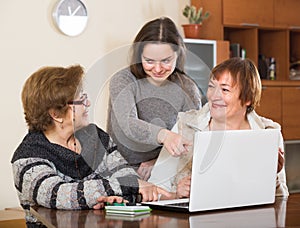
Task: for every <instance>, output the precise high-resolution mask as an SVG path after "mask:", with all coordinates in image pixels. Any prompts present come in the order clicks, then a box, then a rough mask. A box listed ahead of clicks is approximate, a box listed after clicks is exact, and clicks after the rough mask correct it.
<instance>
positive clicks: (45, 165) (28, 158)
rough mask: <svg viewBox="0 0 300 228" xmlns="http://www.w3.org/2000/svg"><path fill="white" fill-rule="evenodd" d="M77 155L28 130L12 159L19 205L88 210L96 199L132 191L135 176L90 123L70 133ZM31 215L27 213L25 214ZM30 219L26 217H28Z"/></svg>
mask: <svg viewBox="0 0 300 228" xmlns="http://www.w3.org/2000/svg"><path fill="white" fill-rule="evenodd" d="M76 137H77V138H78V139H79V141H80V143H81V147H82V151H81V154H76V153H74V152H73V151H71V150H69V149H67V148H65V147H62V146H60V145H58V144H53V143H51V142H49V141H48V139H47V138H46V137H45V136H44V134H43V133H41V132H29V133H28V134H27V135H26V136H25V138H24V139H23V141H22V143H21V144H20V145H19V147H18V148H17V149H16V151H15V153H14V155H13V157H12V160H11V162H12V168H13V175H14V183H15V187H16V189H17V193H18V197H19V201H20V204H21V205H22V207H23V208H24V209H25V210H28V209H29V207H30V206H35V205H39V206H44V207H47V208H56V209H89V208H92V207H93V205H95V204H96V202H97V201H96V199H97V198H98V197H99V196H108V195H121V196H123V197H124V198H126V199H128V200H129V201H132V200H133V197H134V196H136V195H137V193H138V181H137V179H138V175H137V174H136V172H135V171H134V170H133V169H132V168H131V167H129V166H128V163H127V161H126V160H125V159H124V158H123V157H122V156H121V154H120V153H119V152H118V151H117V150H116V146H115V144H114V143H113V142H112V140H111V138H110V137H109V135H108V134H107V133H105V132H104V131H102V130H101V129H100V128H98V127H97V126H96V125H94V124H90V125H89V126H87V127H85V128H83V129H81V130H79V131H78V132H76ZM29 216H31V215H29ZM29 220H31V221H32V219H29Z"/></svg>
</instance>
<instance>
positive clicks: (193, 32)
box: [182, 5, 210, 39]
mask: <svg viewBox="0 0 300 228" xmlns="http://www.w3.org/2000/svg"><path fill="white" fill-rule="evenodd" d="M182 14H183V16H185V17H186V18H187V19H188V21H189V24H184V25H182V27H183V30H184V34H185V37H186V38H194V39H197V38H200V28H201V25H202V23H203V21H204V20H206V19H207V18H208V17H209V16H210V12H208V11H206V12H204V11H203V7H200V8H199V9H198V10H197V8H196V7H195V6H193V5H191V6H189V5H186V6H185V8H184V9H183V10H182Z"/></svg>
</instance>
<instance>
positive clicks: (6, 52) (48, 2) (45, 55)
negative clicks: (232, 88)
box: [0, 0, 189, 209]
mask: <svg viewBox="0 0 300 228" xmlns="http://www.w3.org/2000/svg"><path fill="white" fill-rule="evenodd" d="M57 1H58V0H25V1H23V0H1V3H0V41H1V42H0V64H1V74H0V77H1V79H2V83H1V84H2V86H1V90H0V93H1V96H0V100H1V113H0V115H1V117H0V121H1V127H2V133H1V137H0V140H1V143H0V145H1V152H0V153H1V159H0V169H1V172H0V183H1V187H0V209H3V208H5V207H15V206H18V205H19V203H18V199H17V196H16V191H15V188H14V185H13V181H12V180H13V178H12V171H11V164H10V159H11V157H12V154H13V152H14V150H15V149H16V147H17V146H18V144H19V143H20V142H21V140H22V138H23V137H24V135H25V134H26V132H27V130H26V125H25V123H24V116H23V110H22V105H21V99H20V93H21V90H22V86H23V83H24V82H25V80H26V78H27V77H28V76H29V75H30V74H31V73H33V72H34V71H36V70H37V69H38V68H39V67H41V66H44V65H61V66H68V65H71V64H75V63H79V64H81V65H83V66H84V67H85V68H86V69H88V68H89V67H90V66H91V65H92V64H93V63H95V61H97V60H98V59H99V58H100V57H101V56H104V55H105V54H106V53H108V52H109V51H111V50H113V49H115V48H118V47H120V46H122V45H128V44H130V43H131V41H132V40H133V38H134V36H135V35H136V33H137V32H138V30H139V29H140V28H141V26H142V25H143V24H144V23H145V22H146V21H148V20H150V19H153V18H156V17H160V16H168V17H170V18H172V19H173V20H174V21H175V22H176V23H177V25H178V28H179V29H180V30H181V28H180V24H182V22H184V21H185V18H183V16H182V15H181V10H182V8H183V7H184V5H185V4H186V3H188V2H189V1H188V0H126V1H124V0H116V1H104V0H85V1H84V0H83V1H84V2H85V3H86V6H87V9H88V13H89V21H88V26H87V29H86V30H85V32H84V33H83V34H81V35H80V36H78V37H73V38H70V37H67V36H65V35H62V34H60V33H59V32H58V31H57V30H56V28H55V26H54V25H53V22H52V20H51V10H52V8H53V6H54V4H55V3H56V2H57ZM181 32H182V30H181Z"/></svg>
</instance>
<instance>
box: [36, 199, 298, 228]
mask: <svg viewBox="0 0 300 228" xmlns="http://www.w3.org/2000/svg"><path fill="white" fill-rule="evenodd" d="M298 203H299V202H298ZM286 207H287V199H285V198H277V200H276V202H275V203H274V204H272V205H266V206H255V207H243V208H236V209H226V210H215V211H207V212H201V213H180V212H170V211H160V210H153V211H152V212H151V213H150V214H148V215H142V216H137V217H129V216H119V215H117V216H111V215H106V214H105V211H104V210H82V211H67V210H53V209H47V208H43V207H38V208H34V209H33V210H34V211H35V213H36V216H38V218H39V219H40V220H41V221H42V222H43V223H44V224H45V225H46V226H48V227H58V228H68V227H72V228H77V227H114V228H115V227H132V228H134V227H139V228H144V227H145V228H146V227H159V228H164V227H167V228H171V227H172V228H173V227H175V228H176V227H180V228H182V227H199V226H201V227H202V226H203V227H285V225H286V224H285V223H286Z"/></svg>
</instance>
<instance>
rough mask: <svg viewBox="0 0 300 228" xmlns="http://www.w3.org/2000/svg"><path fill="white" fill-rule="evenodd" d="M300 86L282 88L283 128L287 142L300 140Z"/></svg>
mask: <svg viewBox="0 0 300 228" xmlns="http://www.w3.org/2000/svg"><path fill="white" fill-rule="evenodd" d="M299 107H300V85H299V86H294V87H283V88H282V111H283V112H282V128H283V133H284V138H285V139H287V140H296V139H300V109H299Z"/></svg>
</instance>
